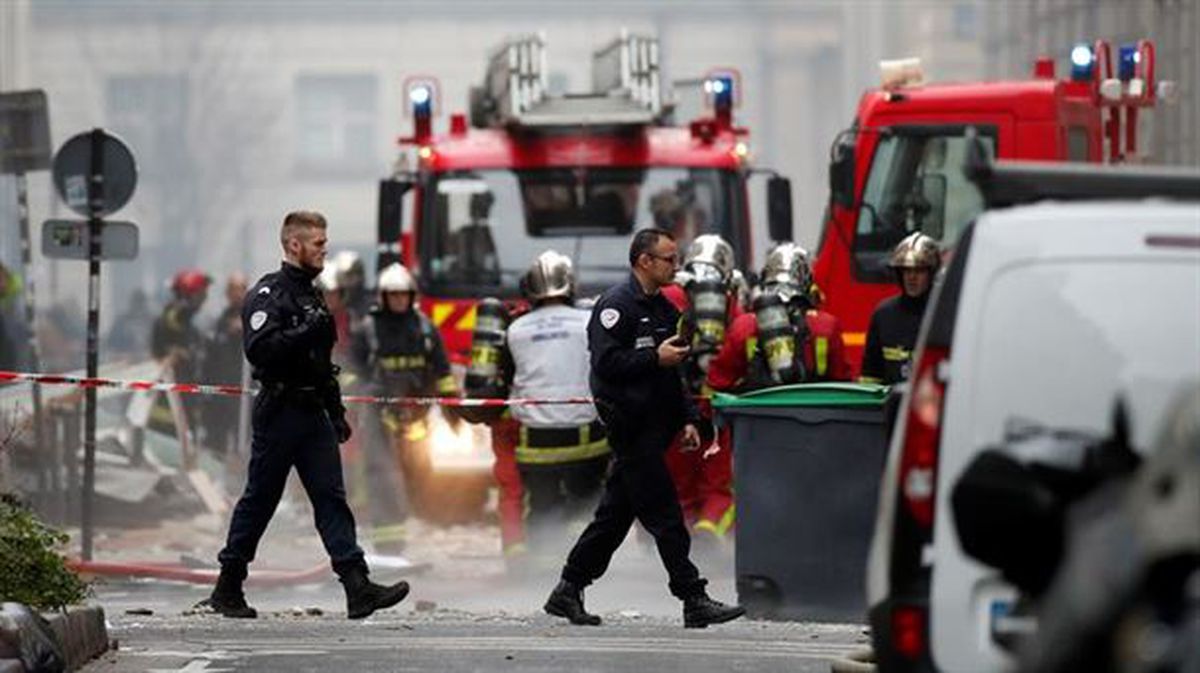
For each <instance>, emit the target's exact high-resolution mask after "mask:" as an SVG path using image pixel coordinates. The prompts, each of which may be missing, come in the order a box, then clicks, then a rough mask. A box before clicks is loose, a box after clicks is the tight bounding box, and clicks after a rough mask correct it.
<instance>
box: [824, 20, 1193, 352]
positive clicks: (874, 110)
mask: <svg viewBox="0 0 1200 673" xmlns="http://www.w3.org/2000/svg"><path fill="white" fill-rule="evenodd" d="M1070 60H1071V64H1070V76H1069V78H1067V79H1059V78H1058V77H1057V76H1056V75H1055V62H1054V60H1052V59H1050V58H1046V57H1043V58H1040V59H1038V60H1037V62H1036V65H1035V67H1034V77H1033V78H1032V79H1029V80H1022V81H1005V82H984V83H969V84H928V85H926V84H923V83H922V81H921V80H922V74H921V72H920V64H919V63H918V62H916V59H906V60H901V61H885V62H883V63H881V69H882V70H883V80H884V82H883V86H882V87H881V88H879V89H874V90H870V91H867V92H866V93H864V94H863V96H862V98H861V99H860V101H859V105H858V111H857V114H856V115H855V118H854V121H853V123H852V124H851V126H850V128H849V129H847V130H846V131H844V132H842V133H841V134H839V135H838V137H837V138H836V139H835V141H834V143H833V146H832V150H831V156H830V164H829V184H830V199H829V200H830V202H829V208H828V211H827V214H826V222H825V226H824V231H823V232H822V235H821V241H820V247H819V249H818V254H817V259H816V263H815V265H814V278H815V281H816V283H817V285H818V286H819V287H820V288H821V290H822V292H823V293H824V295H825V300H826V304H825V308H826V309H827V310H828V311H830V312H831V313H833V314H834V315H836V316H838V317H839V318H840V319H841V321H842V325H843V327H844V329H845V330H846V332H845V339H846V346H847V350H848V352H849V358H850V360H851V363H852V366H853V368H854V371H855V372H857V371H858V369H859V367H860V365H861V360H862V349H863V345H864V343H865V341H866V331H867V327H868V325H869V323H870V319H871V314H872V312H873V311H874V310H875V307H876V306H877V305H878V304H879V302H880V301H882V300H883V299H886V298H887V297H889V296H891V295H893V294H896V292H897V291H898V287H897V285H896V282H895V276H894V274H893V272H892V271H891V270H890V269H889V268H888V266H887V260H888V255H889V253H890V252H891V250H892V248H893V247H894V246H895V245H896V244H897V243H898V242H899V241H900V240H901V239H902V238H904V237H905V236H907V235H908V234H910V233H912V232H914V231H922V232H924V233H925V234H928V235H929V236H932V237H933V238H934V239H936V240H938V241H939V242H940V243H941V245H942V247H943V250H948V249H949V248H950V247H951V246H953V244H954V242H955V240H956V239H957V236H958V233H959V231H961V229H962V228H963V227H964V226H965V225H966V224H967V223H968V222H970V221H971V220H972V219H973V218H974V217H975V216H976V215H977V214H979V212H980V211H981V210H982V209H983V200H982V197H981V196H980V194H979V192H978V190H977V188H976V187H975V186H974V185H973V184H972V183H971V181H970V180H968V179H967V177H966V175H965V174H964V172H963V164H964V158H965V151H966V146H967V144H966V138H965V134H966V132H967V129H968V128H973V129H975V133H976V134H978V135H979V136H980V137H981V138H982V139H983V140H984V143H985V144H986V147H987V148H988V150H989V151H990V152H991V154H992V156H993V157H999V158H1003V159H1025V160H1045V161H1090V162H1102V161H1108V162H1114V163H1115V162H1120V161H1129V160H1135V159H1136V156H1137V155H1136V153H1137V125H1138V124H1137V119H1138V113H1139V111H1140V109H1141V108H1143V107H1150V106H1153V105H1154V104H1155V103H1156V101H1157V99H1158V97H1159V95H1160V94H1162V95H1167V94H1168V92H1169V91H1170V90H1171V87H1172V84H1171V83H1169V82H1156V81H1155V73H1154V46H1153V44H1152V43H1150V42H1148V41H1141V42H1139V43H1137V44H1129V45H1123V46H1121V47H1120V49H1119V52H1118V60H1117V62H1116V63H1115V64H1114V62H1113V59H1112V50H1111V48H1110V47H1109V45H1108V44H1107V43H1105V42H1103V41H1097V42H1096V43H1094V44H1080V45H1076V46H1075V47H1074V49H1072V51H1071V57H1070ZM1114 65H1115V67H1116V70H1117V72H1116V75H1115V76H1114Z"/></svg>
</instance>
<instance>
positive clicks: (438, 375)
mask: <svg viewBox="0 0 1200 673" xmlns="http://www.w3.org/2000/svg"><path fill="white" fill-rule="evenodd" d="M350 355H351V359H352V360H353V362H354V365H355V367H357V368H358V371H359V373H360V374H361V375H363V376H365V377H366V378H367V379H368V380H370V381H371V382H372V383H374V384H376V385H377V390H376V391H375V392H377V393H380V394H386V395H395V396H405V395H436V394H438V393H439V392H444V391H441V390H440V389H439V383H441V382H442V381H443V380H444V379H445V378H446V377H448V376H450V361H449V359H448V358H447V357H446V350H445V348H444V347H443V346H442V338H441V335H439V334H438V331H437V328H436V327H434V326H433V323H431V322H429V319H428V318H426V317H425V316H424V315H422V314H421V312H420V311H418V310H417V308H416V306H414V307H413V308H412V310H410V311H407V312H405V313H392V312H391V311H386V310H382V309H379V308H374V309H372V310H371V311H370V312H369V313H368V314H367V316H366V317H365V318H363V320H361V321H360V322H359V323H357V324H356V325H355V326H354V329H353V335H352V339H351V349H350Z"/></svg>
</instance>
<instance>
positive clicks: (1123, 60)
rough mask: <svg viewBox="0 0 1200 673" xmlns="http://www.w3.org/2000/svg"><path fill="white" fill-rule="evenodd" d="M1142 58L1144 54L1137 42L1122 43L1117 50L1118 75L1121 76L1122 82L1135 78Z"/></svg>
mask: <svg viewBox="0 0 1200 673" xmlns="http://www.w3.org/2000/svg"><path fill="white" fill-rule="evenodd" d="M1141 60H1142V54H1141V52H1140V51H1139V50H1138V46H1137V45H1136V44H1134V43H1132V42H1130V43H1127V44H1123V45H1121V48H1120V49H1119V50H1118V51H1117V77H1120V78H1121V81H1122V82H1128V81H1129V80H1131V79H1133V77H1134V74H1135V73H1136V72H1137V64H1138V63H1139V62H1141Z"/></svg>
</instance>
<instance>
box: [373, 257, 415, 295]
mask: <svg viewBox="0 0 1200 673" xmlns="http://www.w3.org/2000/svg"><path fill="white" fill-rule="evenodd" d="M379 291H380V292H416V291H417V282H416V281H415V280H414V279H413V276H412V274H411V273H409V272H408V269H406V268H404V265H403V264H401V263H400V262H392V263H391V264H388V265H387V266H386V267H385V268H384V269H383V271H381V272H379Z"/></svg>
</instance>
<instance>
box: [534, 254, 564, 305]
mask: <svg viewBox="0 0 1200 673" xmlns="http://www.w3.org/2000/svg"><path fill="white" fill-rule="evenodd" d="M524 281H525V282H524V290H525V295H526V297H528V298H529V299H530V300H532V301H543V300H546V299H553V298H556V297H561V298H566V299H569V298H571V297H572V296H574V294H575V267H574V265H573V264H572V263H571V258H570V257H567V256H566V255H564V254H562V253H560V252H557V251H555V250H547V251H545V252H543V253H542V254H540V255H538V256H537V257H536V258H534V260H533V264H531V265H530V266H529V271H527V272H526V273H525V279H524Z"/></svg>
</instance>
